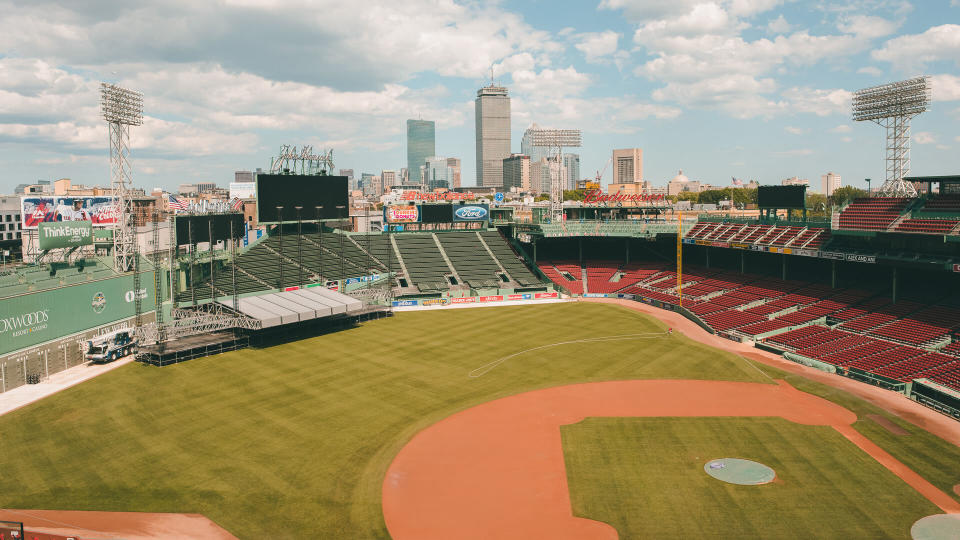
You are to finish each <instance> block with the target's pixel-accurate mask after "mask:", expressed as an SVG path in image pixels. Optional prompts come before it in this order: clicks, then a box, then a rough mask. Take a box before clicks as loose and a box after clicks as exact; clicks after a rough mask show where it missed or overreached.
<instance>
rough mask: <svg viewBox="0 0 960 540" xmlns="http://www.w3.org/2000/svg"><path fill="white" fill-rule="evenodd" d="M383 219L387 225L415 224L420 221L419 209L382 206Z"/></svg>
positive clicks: (416, 207)
mask: <svg viewBox="0 0 960 540" xmlns="http://www.w3.org/2000/svg"><path fill="white" fill-rule="evenodd" d="M383 219H384V221H386V222H387V223H417V222H419V221H420V207H419V206H413V205H407V206H384V207H383Z"/></svg>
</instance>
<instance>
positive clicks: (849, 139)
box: [840, 137, 853, 143]
mask: <svg viewBox="0 0 960 540" xmlns="http://www.w3.org/2000/svg"><path fill="white" fill-rule="evenodd" d="M840 140H841V141H843V142H845V143H848V142H853V137H841V138H840Z"/></svg>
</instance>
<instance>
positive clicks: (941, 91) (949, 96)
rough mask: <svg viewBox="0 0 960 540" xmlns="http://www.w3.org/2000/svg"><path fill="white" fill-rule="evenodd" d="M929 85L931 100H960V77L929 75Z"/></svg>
mask: <svg viewBox="0 0 960 540" xmlns="http://www.w3.org/2000/svg"><path fill="white" fill-rule="evenodd" d="M930 86H931V87H932V91H931V94H932V95H931V99H932V100H933V101H955V100H960V77H958V76H956V75H946V74H943V75H931V76H930Z"/></svg>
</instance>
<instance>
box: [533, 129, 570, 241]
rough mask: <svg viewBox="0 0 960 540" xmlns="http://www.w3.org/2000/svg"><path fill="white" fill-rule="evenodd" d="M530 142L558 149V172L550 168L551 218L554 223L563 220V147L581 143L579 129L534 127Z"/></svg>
mask: <svg viewBox="0 0 960 540" xmlns="http://www.w3.org/2000/svg"><path fill="white" fill-rule="evenodd" d="M529 132H530V138H531V139H532V140H531V141H530V142H531V144H533V146H540V147H545V148H549V149H550V150H551V151H552V150H553V149H556V150H557V174H556V176H554V174H553V168H552V167H551V169H550V220H551V221H552V222H554V223H559V222H562V221H563V186H564V184H563V170H564V167H563V149H564V147H566V148H576V147H579V146H580V144H581V137H580V130H579V129H532V130H529Z"/></svg>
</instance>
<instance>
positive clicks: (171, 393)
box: [0, 303, 960, 538]
mask: <svg viewBox="0 0 960 540" xmlns="http://www.w3.org/2000/svg"><path fill="white" fill-rule="evenodd" d="M665 329H666V327H665V326H664V325H663V324H662V323H660V322H658V321H656V320H654V319H652V318H649V317H646V316H644V315H641V314H639V313H636V312H633V311H630V310H627V309H624V308H620V307H616V306H605V305H599V304H585V303H584V304H553V305H542V306H517V307H501V308H484V309H469V310H447V311H438V312H415V313H400V314H397V316H396V317H393V318H391V319H385V320H381V321H372V322H369V323H365V324H364V325H362V326H361V327H358V328H355V329H350V330H346V331H343V332H338V333H333V334H328V335H323V336H318V337H316V338H312V339H307V340H303V341H299V342H295V343H290V344H285V345H282V346H277V347H271V348H266V349H248V350H242V351H234V352H231V353H227V354H223V355H218V356H214V357H209V358H203V359H197V360H192V361H190V362H186V363H184V364H180V365H176V366H170V367H167V368H154V367H149V366H141V365H131V366H126V367H124V368H121V369H118V370H115V371H113V372H110V373H109V374H106V375H104V376H102V377H98V378H97V379H94V380H92V381H89V382H86V383H84V384H82V385H79V386H77V387H74V388H71V389H69V390H66V391H64V392H62V393H59V394H57V395H55V396H52V397H50V398H48V399H45V400H43V401H42V402H40V403H37V404H35V405H32V406H30V407H26V408H24V409H21V410H19V411H15V412H13V413H11V414H8V415H6V416H3V417H0V471H2V474H0V506H2V507H7V508H17V507H19V508H55V509H83V510H114V511H120V510H127V511H150V512H197V513H202V514H205V515H207V516H209V517H210V518H211V519H213V520H215V521H216V522H217V523H219V524H220V525H222V526H224V527H226V528H227V529H228V530H229V531H231V532H232V533H234V534H236V535H238V536H240V537H241V538H258V537H264V536H269V537H272V538H284V537H287V538H304V537H313V538H384V537H386V536H387V532H386V529H385V527H384V524H383V518H382V513H381V509H380V489H381V483H382V481H383V475H384V473H385V471H386V469H387V466H388V465H389V463H390V461H391V460H392V459H393V457H394V456H395V455H396V454H397V452H398V451H399V450H400V449H401V448H402V446H403V445H404V444H405V443H406V442H407V441H409V439H410V437H412V436H413V435H414V434H415V433H416V432H417V431H419V430H420V429H422V428H424V427H426V426H428V425H430V424H432V423H434V422H436V421H439V420H441V419H443V418H445V417H447V416H449V415H450V414H452V413H454V412H457V411H460V410H463V409H466V408H468V407H471V406H474V405H478V404H480V403H484V402H487V401H490V400H492V399H496V398H499V397H504V396H507V395H512V394H516V393H519V392H524V391H528V390H535V389H539V388H546V387H551V386H556V385H561V384H570V383H576V382H587V381H599V380H611V379H633V378H674V379H676V378H689V379H722V380H739V381H748V382H758V383H769V382H770V381H769V379H768V378H767V377H765V376H763V375H761V374H760V373H759V372H758V371H756V370H755V369H754V368H752V367H751V366H750V365H748V364H747V363H746V362H745V361H744V360H743V359H741V358H738V357H735V356H733V355H730V354H727V353H724V352H721V351H718V350H715V349H712V348H709V347H707V346H704V345H702V344H699V343H695V342H692V341H690V340H688V339H686V338H685V337H683V336H681V335H679V334H674V335H672V336H670V337H669V338H664V339H655V340H638V341H622V342H601V343H580V344H573V345H564V346H560V347H552V348H548V349H542V350H539V351H532V352H530V353H527V354H523V355H520V356H518V357H516V358H514V359H511V360H510V361H508V362H506V363H504V364H503V365H501V366H499V367H497V368H496V369H494V370H492V371H491V372H489V373H488V374H487V375H484V376H483V377H480V378H477V379H470V378H468V377H467V373H468V372H469V371H471V370H473V369H475V368H477V367H480V366H482V365H484V364H486V363H488V362H491V361H493V360H496V359H498V358H501V357H504V356H507V355H510V354H513V353H516V352H519V351H523V350H526V349H530V348H533V347H537V346H540V345H546V344H550V343H557V342H560V341H571V340H575V339H584V338H591V337H598V336H609V335H618V334H627V333H644V332H659V331H663V330H665ZM770 373H771V374H773V375H774V376H776V374H777V372H775V370H772V371H770ZM871 412H872V411H871ZM934 439H935V438H934ZM937 440H939V439H937ZM892 442H893V443H896V441H892ZM941 442H942V441H941ZM885 448H886V447H885ZM937 448H943V447H942V446H938V447H937ZM888 451H889V449H888ZM891 453H893V452H891ZM949 457H950V453H949V451H947V458H949ZM958 457H960V456H958ZM944 459H946V458H944ZM908 464H910V463H908ZM931 480H933V479H932V478H931ZM278 524H282V526H278Z"/></svg>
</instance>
